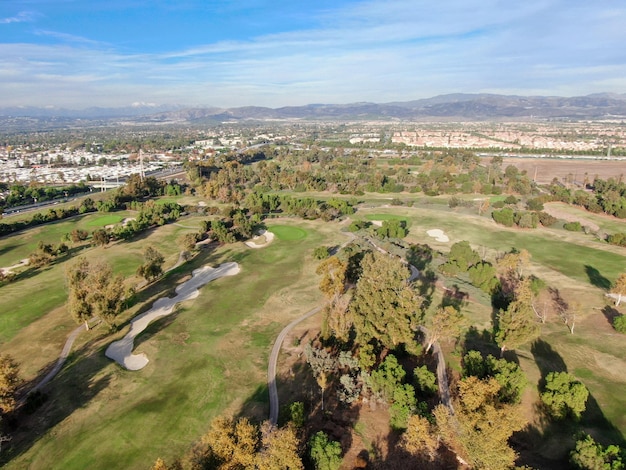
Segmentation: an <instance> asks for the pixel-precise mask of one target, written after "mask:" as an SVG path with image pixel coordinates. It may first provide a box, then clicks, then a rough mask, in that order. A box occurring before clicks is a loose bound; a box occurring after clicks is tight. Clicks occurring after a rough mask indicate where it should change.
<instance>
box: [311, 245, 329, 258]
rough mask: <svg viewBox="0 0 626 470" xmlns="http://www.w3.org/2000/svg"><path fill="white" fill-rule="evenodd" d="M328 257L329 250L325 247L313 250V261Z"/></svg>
mask: <svg viewBox="0 0 626 470" xmlns="http://www.w3.org/2000/svg"><path fill="white" fill-rule="evenodd" d="M329 256H330V248H329V247H327V246H318V247H317V248H315V249H314V250H313V257H314V258H315V259H320V260H321V259H326V258H328V257H329Z"/></svg>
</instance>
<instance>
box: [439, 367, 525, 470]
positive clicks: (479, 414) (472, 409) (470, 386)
mask: <svg viewBox="0 0 626 470" xmlns="http://www.w3.org/2000/svg"><path fill="white" fill-rule="evenodd" d="M499 392H500V384H499V383H498V381H497V380H496V379H494V378H489V379H485V380H480V379H478V378H477V377H473V376H471V377H467V378H464V379H463V380H461V381H460V383H459V398H458V404H457V405H456V406H455V414H454V415H452V414H451V413H450V410H449V409H448V408H446V407H444V406H443V405H439V406H438V407H437V408H435V411H434V415H435V419H436V422H437V428H438V430H439V432H440V434H441V436H442V438H443V439H444V440H445V441H446V442H447V443H448V444H449V445H451V446H452V447H453V448H455V449H458V452H459V453H460V455H461V457H463V459H464V460H466V461H467V462H468V463H469V464H470V466H471V467H472V468H476V469H484V470H505V469H509V468H511V467H513V465H514V462H515V459H516V457H517V454H516V452H515V451H514V450H513V449H512V448H511V447H509V445H508V439H509V437H510V436H511V435H512V434H513V433H514V432H515V431H519V430H520V429H522V427H523V426H524V424H525V420H524V418H523V416H522V413H521V409H520V407H519V405H512V404H507V403H501V402H500V400H499V399H498V395H499Z"/></svg>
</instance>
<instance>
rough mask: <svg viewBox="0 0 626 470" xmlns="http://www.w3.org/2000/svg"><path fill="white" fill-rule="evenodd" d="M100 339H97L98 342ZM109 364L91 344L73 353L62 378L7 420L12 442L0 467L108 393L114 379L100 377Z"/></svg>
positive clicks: (0, 459) (44, 372)
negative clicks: (101, 394)
mask: <svg viewBox="0 0 626 470" xmlns="http://www.w3.org/2000/svg"><path fill="white" fill-rule="evenodd" d="M98 339H100V338H99V337H98V338H95V337H94V340H98ZM54 363H56V360H55V361H53V362H51V363H50V364H48V365H47V366H45V367H44V368H42V369H41V370H40V371H39V373H38V375H37V376H36V377H35V378H34V379H33V380H32V381H30V382H29V383H27V384H25V385H24V387H23V389H24V390H30V389H31V388H32V387H33V386H34V385H35V384H37V383H39V382H40V381H41V380H42V379H43V378H44V377H45V376H46V375H47V373H48V372H49V371H50V369H51V368H52V367H54ZM109 364H110V361H109V360H108V359H107V358H105V357H104V350H103V348H98V349H97V350H94V349H92V345H91V344H87V345H85V346H84V347H82V348H81V349H79V350H77V351H74V352H72V353H71V354H70V356H69V357H68V359H67V361H66V363H65V365H64V367H63V368H62V369H61V371H60V372H59V374H58V375H57V376H56V377H55V378H54V379H53V380H52V381H51V382H50V383H48V384H47V385H46V386H44V387H42V389H41V390H40V391H39V392H36V393H35V394H33V395H32V396H31V397H27V398H26V401H25V404H24V405H22V406H21V407H19V408H18V409H17V410H16V412H15V414H14V415H12V416H10V417H8V419H6V420H5V421H6V426H5V429H4V432H5V433H7V434H9V435H10V436H11V441H10V442H8V443H4V444H3V446H2V453H0V465H4V464H5V463H7V462H9V461H11V460H12V459H14V458H16V457H18V456H20V455H21V454H23V453H25V452H27V451H28V450H29V449H30V448H31V447H32V446H33V445H34V444H35V443H36V442H37V441H38V440H39V439H40V438H41V437H42V436H44V435H45V434H46V433H47V432H48V430H50V429H52V428H53V427H54V426H56V425H57V424H59V423H61V422H62V421H64V420H65V419H66V418H67V417H69V416H70V415H71V414H72V413H74V411H76V410H78V409H79V408H82V407H84V406H85V405H86V404H87V403H89V402H90V401H91V400H93V399H94V398H95V397H96V396H97V395H98V394H99V393H100V392H102V391H103V390H105V389H106V388H107V387H108V386H109V384H110V381H111V378H110V376H109V375H104V376H102V375H100V374H101V371H102V369H103V368H104V367H106V366H108V365H109ZM75 377H81V380H80V381H76V380H75ZM3 424H4V423H3Z"/></svg>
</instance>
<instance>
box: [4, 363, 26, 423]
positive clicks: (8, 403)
mask: <svg viewBox="0 0 626 470" xmlns="http://www.w3.org/2000/svg"><path fill="white" fill-rule="evenodd" d="M21 384H22V379H21V378H20V367H19V365H18V363H17V362H16V361H15V359H13V357H12V356H11V355H9V354H3V355H1V356H0V411H1V412H2V413H5V414H6V413H10V412H11V411H13V410H14V409H15V406H16V404H17V401H16V399H15V394H16V392H17V389H18V388H19V386H20V385H21Z"/></svg>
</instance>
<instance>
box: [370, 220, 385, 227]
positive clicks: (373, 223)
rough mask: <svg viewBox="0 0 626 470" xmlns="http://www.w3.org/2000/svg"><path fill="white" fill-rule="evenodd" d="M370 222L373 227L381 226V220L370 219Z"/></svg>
mask: <svg viewBox="0 0 626 470" xmlns="http://www.w3.org/2000/svg"><path fill="white" fill-rule="evenodd" d="M370 222H372V225H373V226H374V227H382V226H383V221H382V220H370Z"/></svg>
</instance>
